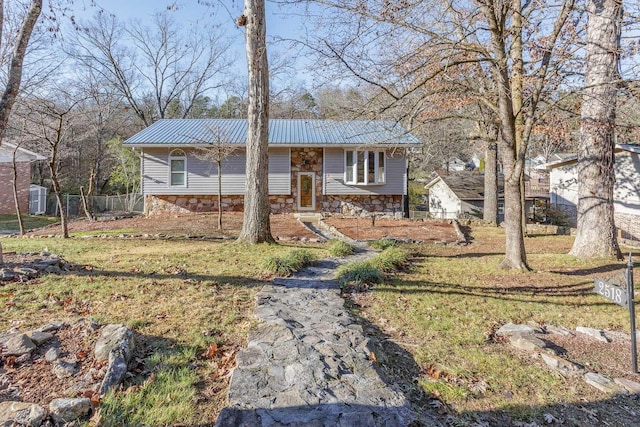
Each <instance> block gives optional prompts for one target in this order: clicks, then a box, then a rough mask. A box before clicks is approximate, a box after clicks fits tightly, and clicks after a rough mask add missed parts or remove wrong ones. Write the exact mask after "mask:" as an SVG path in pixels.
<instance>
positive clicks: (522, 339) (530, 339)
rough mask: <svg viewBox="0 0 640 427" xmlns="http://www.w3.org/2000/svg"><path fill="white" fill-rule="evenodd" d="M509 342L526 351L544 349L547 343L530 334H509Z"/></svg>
mask: <svg viewBox="0 0 640 427" xmlns="http://www.w3.org/2000/svg"><path fill="white" fill-rule="evenodd" d="M509 342H510V343H511V345H512V346H514V347H515V348H519V349H520V350H526V351H538V350H542V349H544V348H545V347H546V346H547V344H546V343H545V342H544V341H542V340H541V339H540V338H536V337H534V336H533V335H531V334H522V335H511V336H510V337H509Z"/></svg>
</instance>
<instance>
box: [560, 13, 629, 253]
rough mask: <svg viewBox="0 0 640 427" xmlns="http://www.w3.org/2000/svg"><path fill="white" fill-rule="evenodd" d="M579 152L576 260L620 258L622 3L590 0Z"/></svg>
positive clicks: (572, 250)
mask: <svg viewBox="0 0 640 427" xmlns="http://www.w3.org/2000/svg"><path fill="white" fill-rule="evenodd" d="M588 12H589V24H588V29H587V61H586V67H587V70H586V76H585V89H584V93H583V98H582V113H581V126H580V144H579V147H578V229H577V232H576V239H575V241H574V243H573V247H572V248H571V252H569V253H570V254H571V255H575V256H577V257H579V258H591V257H611V256H615V257H616V258H618V259H621V258H622V256H621V253H620V248H619V246H618V240H617V236H616V227H615V224H614V217H613V188H614V184H615V170H614V161H615V159H614V152H613V150H614V146H615V118H616V95H617V81H618V79H619V76H618V64H619V46H620V24H621V21H622V1H621V0H590V1H589V5H588Z"/></svg>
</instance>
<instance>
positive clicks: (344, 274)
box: [337, 261, 384, 288]
mask: <svg viewBox="0 0 640 427" xmlns="http://www.w3.org/2000/svg"><path fill="white" fill-rule="evenodd" d="M337 277H338V280H340V283H342V284H343V285H355V286H356V287H357V288H359V287H360V286H362V285H371V284H374V283H380V282H382V280H383V279H384V278H383V276H382V273H381V272H380V270H379V269H378V268H377V267H376V266H375V264H374V263H373V262H372V261H354V262H350V263H349V264H344V265H342V266H340V268H338V274H337Z"/></svg>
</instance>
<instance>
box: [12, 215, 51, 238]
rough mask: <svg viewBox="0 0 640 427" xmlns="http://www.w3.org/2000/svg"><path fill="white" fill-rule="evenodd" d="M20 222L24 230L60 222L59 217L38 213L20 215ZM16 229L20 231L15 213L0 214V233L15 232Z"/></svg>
mask: <svg viewBox="0 0 640 427" xmlns="http://www.w3.org/2000/svg"><path fill="white" fill-rule="evenodd" d="M22 222H23V225H24V228H25V230H33V229H35V228H40V227H45V226H47V225H51V224H56V223H58V222H60V219H59V218H57V217H48V216H40V215H22ZM18 231H20V225H19V224H18V216H17V215H6V214H5V215H0V233H15V232H18Z"/></svg>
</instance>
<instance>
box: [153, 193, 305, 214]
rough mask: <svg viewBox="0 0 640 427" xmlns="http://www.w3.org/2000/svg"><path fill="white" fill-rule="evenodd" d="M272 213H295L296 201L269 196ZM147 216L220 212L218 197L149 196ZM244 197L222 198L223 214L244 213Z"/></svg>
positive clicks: (288, 197)
mask: <svg viewBox="0 0 640 427" xmlns="http://www.w3.org/2000/svg"><path fill="white" fill-rule="evenodd" d="M269 205H270V206H271V213H289V212H293V211H294V200H293V198H292V197H291V196H269ZM144 209H145V214H147V215H155V214H163V213H192V212H218V196H216V195H213V196H212V195H197V196H195V195H185V196H182V195H180V196H165V195H147V196H145V198H144ZM243 209H244V196H241V195H229V196H223V197H222V210H223V212H242V210H243Z"/></svg>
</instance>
